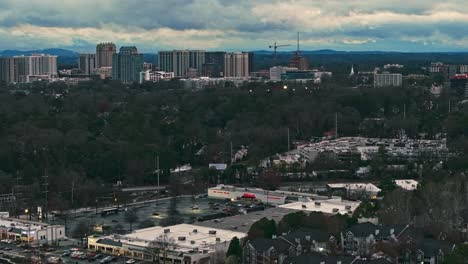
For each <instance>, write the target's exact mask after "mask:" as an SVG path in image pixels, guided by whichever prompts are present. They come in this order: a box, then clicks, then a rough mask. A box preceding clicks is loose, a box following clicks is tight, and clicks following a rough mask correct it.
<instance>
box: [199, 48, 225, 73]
mask: <svg viewBox="0 0 468 264" xmlns="http://www.w3.org/2000/svg"><path fill="white" fill-rule="evenodd" d="M225 54H226V52H224V51H212V52H205V63H204V64H203V66H202V75H203V76H206V77H210V78H220V77H223V76H224V55H225Z"/></svg>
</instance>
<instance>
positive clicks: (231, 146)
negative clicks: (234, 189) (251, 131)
mask: <svg viewBox="0 0 468 264" xmlns="http://www.w3.org/2000/svg"><path fill="white" fill-rule="evenodd" d="M232 163H233V159H232V140H231V165H232Z"/></svg>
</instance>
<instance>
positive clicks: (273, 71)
mask: <svg viewBox="0 0 468 264" xmlns="http://www.w3.org/2000/svg"><path fill="white" fill-rule="evenodd" d="M297 70H298V69H297V68H292V67H285V66H275V67H271V68H270V80H271V81H281V76H282V75H283V74H285V73H286V72H287V71H297Z"/></svg>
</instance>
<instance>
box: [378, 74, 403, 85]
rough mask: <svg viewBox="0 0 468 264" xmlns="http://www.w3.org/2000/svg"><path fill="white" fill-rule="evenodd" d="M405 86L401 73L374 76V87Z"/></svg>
mask: <svg viewBox="0 0 468 264" xmlns="http://www.w3.org/2000/svg"><path fill="white" fill-rule="evenodd" d="M402 84H403V75H401V74H399V73H380V74H374V87H375V88H379V87H391V86H394V87H399V86H401V85H402Z"/></svg>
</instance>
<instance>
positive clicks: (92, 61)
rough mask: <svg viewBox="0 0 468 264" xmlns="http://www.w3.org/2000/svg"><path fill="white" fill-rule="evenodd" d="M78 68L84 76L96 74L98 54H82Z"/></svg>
mask: <svg viewBox="0 0 468 264" xmlns="http://www.w3.org/2000/svg"><path fill="white" fill-rule="evenodd" d="M78 68H79V69H80V71H81V73H82V74H85V75H91V74H95V73H96V54H80V58H79V59H78Z"/></svg>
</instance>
